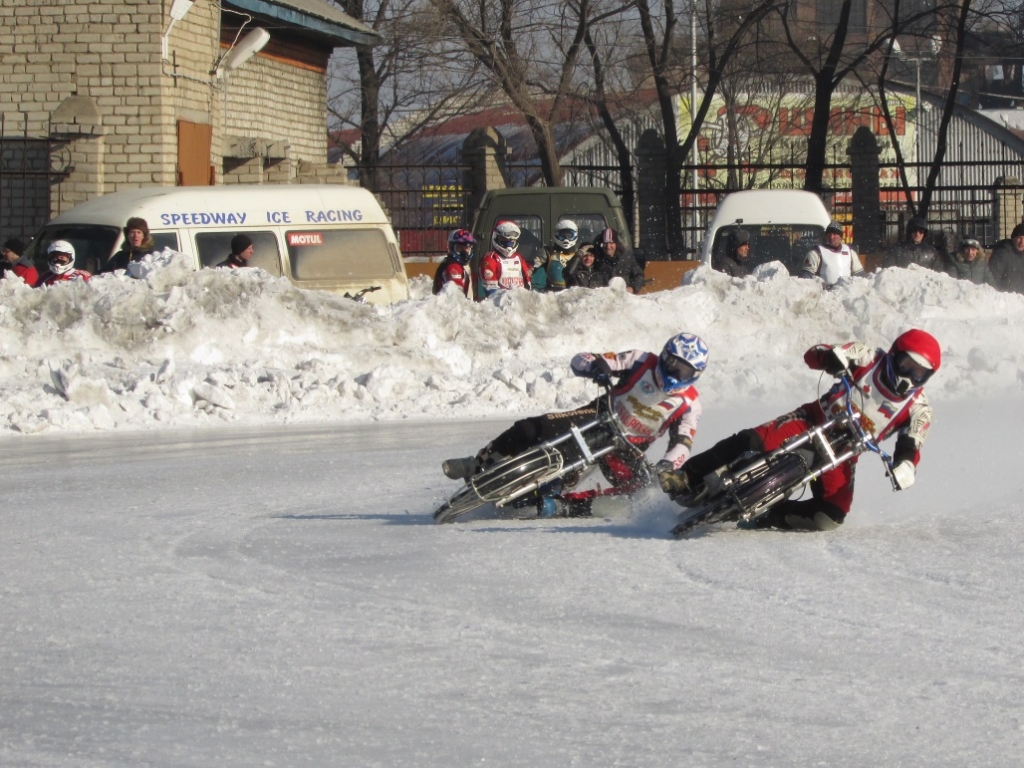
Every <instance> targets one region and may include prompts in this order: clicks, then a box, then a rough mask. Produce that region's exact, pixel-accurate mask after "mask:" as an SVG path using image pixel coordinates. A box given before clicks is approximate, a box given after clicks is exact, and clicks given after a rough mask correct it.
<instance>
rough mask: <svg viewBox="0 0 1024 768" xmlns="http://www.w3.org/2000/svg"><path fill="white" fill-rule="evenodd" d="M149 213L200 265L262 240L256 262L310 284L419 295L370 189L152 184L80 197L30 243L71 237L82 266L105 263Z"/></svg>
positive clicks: (39, 251)
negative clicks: (241, 239) (132, 222)
mask: <svg viewBox="0 0 1024 768" xmlns="http://www.w3.org/2000/svg"><path fill="white" fill-rule="evenodd" d="M133 216H139V217H141V218H143V219H145V220H146V223H147V224H149V229H150V233H151V234H152V235H153V240H154V242H155V244H156V248H157V249H163V248H165V247H168V248H171V249H173V250H175V251H181V252H182V253H184V254H186V255H188V256H190V257H191V258H192V260H193V264H194V266H195V268H196V269H201V268H202V267H212V266H216V265H217V264H219V263H220V262H222V261H223V260H224V259H226V258H227V257H228V254H229V253H230V252H231V245H230V244H231V238H232V237H234V236H235V235H237V234H245V235H247V236H248V237H249V238H250V239H251V240H252V242H253V256H252V258H251V259H250V260H249V264H250V266H253V267H260V268H261V269H265V270H266V271H267V272H269V273H270V274H272V275H276V276H279V277H280V276H282V275H283V276H285V277H287V278H288V279H289V280H291V281H292V282H293V283H294V284H295V285H297V286H299V287H300V288H317V289H322V290H328V291H335V292H339V293H344V292H349V293H353V294H354V293H356V292H358V291H360V290H361V289H364V288H375V287H376V288H379V290H374V291H373V292H370V293H367V294H366V300H367V301H371V302H374V303H380V304H387V303H390V302H394V301H400V300H402V299H407V298H409V280H408V277H407V276H406V273H405V264H404V263H403V261H402V257H401V254H400V253H399V251H398V241H397V239H396V238H395V233H394V230H392V229H391V224H390V223H389V222H388V219H387V216H386V215H385V214H384V211H383V209H382V208H381V206H380V203H378V202H377V199H376V198H375V197H374V196H373V194H372V193H370V192H369V191H367V190H365V189H362V188H360V187H350V186H344V185H334V184H320V185H314V184H309V185H303V184H294V185H278V186H274V185H242V184H239V185H229V186H220V187H152V188H146V189H133V190H128V191H125V192H116V193H114V194H112V195H104V196H102V197H97V198H94V199H92V200H90V201H88V202H86V203H82V204H81V205H77V206H75V207H74V208H72V209H71V210H70V211H68V212H67V213H62V214H60V215H59V216H57V217H55V218H54V219H52V220H51V221H50V222H49V223H48V224H47V225H46V226H45V227H44V228H43V230H42V231H41V232H39V233H38V234H37V235H36V237H35V239H34V240H33V241H32V244H31V246H30V250H29V255H30V257H31V258H35V259H36V260H37V261H44V260H45V253H46V246H47V245H49V244H50V243H51V242H52V241H54V240H68V241H70V242H71V244H72V245H74V246H75V251H76V253H77V260H76V266H78V267H79V268H82V269H87V270H89V271H90V272H94V273H95V272H98V271H100V270H101V269H102V268H103V267H104V265H106V263H107V261H108V260H109V259H110V257H111V256H112V255H113V254H114V253H116V252H117V251H118V250H119V249H120V247H121V244H122V243H123V242H124V234H123V232H122V229H123V227H124V225H125V223H126V222H127V221H128V219H129V218H131V217H133Z"/></svg>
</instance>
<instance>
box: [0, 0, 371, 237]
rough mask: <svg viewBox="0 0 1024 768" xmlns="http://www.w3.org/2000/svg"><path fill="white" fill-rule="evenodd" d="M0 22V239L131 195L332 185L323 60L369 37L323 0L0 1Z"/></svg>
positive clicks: (337, 175) (339, 178)
mask: <svg viewBox="0 0 1024 768" xmlns="http://www.w3.org/2000/svg"><path fill="white" fill-rule="evenodd" d="M176 16H177V17H180V18H175V17H176ZM0 23H2V24H3V27H4V35H3V36H0V119H2V126H3V136H2V138H0V141H2V144H0V151H2V153H3V160H4V163H3V170H2V171H0V216H2V219H0V220H2V221H3V222H4V227H5V234H8V233H9V232H13V233H15V234H19V235H25V234H30V233H31V232H30V231H26V228H29V227H30V220H34V221H31V226H35V225H38V223H39V222H38V218H39V217H40V215H41V213H40V211H39V210H38V209H39V208H40V207H43V206H45V207H47V208H48V210H47V211H46V216H44V220H45V218H46V217H48V216H50V215H55V214H56V213H59V212H61V211H64V210H67V209H68V208H71V207H72V206H74V205H76V204H77V203H80V202H83V201H85V200H87V199H89V198H92V197H94V196H96V195H100V194H105V193H109V192H116V191H119V190H123V189H130V188H137V187H141V186H154V185H205V184H222V183H242V182H256V183H288V182H296V181H325V180H329V181H339V182H344V181H345V179H344V176H343V175H342V174H340V173H339V172H338V171H336V170H335V169H333V168H331V167H329V166H328V165H327V162H326V158H327V114H326V78H327V75H326V73H327V61H328V58H329V57H330V55H331V53H332V51H333V50H334V49H335V48H336V47H344V46H351V45H357V44H372V43H374V42H375V41H376V35H375V33H374V32H373V31H372V30H370V29H369V28H367V27H365V26H364V25H362V24H361V23H359V22H358V21H356V20H354V19H352V18H351V17H349V16H347V15H346V14H344V13H342V12H341V11H339V10H338V9H337V8H335V7H333V6H331V5H329V4H328V3H327V2H326V1H325V0H222V2H219V3H214V2H212V1H211V0H194V2H193V1H190V0H176V1H175V2H172V0H120V1H115V2H105V3H96V2H91V1H90V0H63V2H58V1H57V0H4V2H3V4H2V5H0ZM256 29H264V30H267V31H268V32H269V42H264V44H263V45H262V47H260V46H259V45H255V44H254V43H255V42H256V41H261V42H262V41H263V40H264V39H265V33H262V32H257V33H256V34H255V37H253V38H248V36H249V35H250V34H251V33H252V32H253V30H256ZM247 48H258V49H259V50H258V52H256V53H255V55H253V56H252V57H251V58H248V59H247V60H246V61H245V63H243V64H241V65H239V66H237V68H234V69H228V68H226V67H225V66H224V65H225V62H228V63H229V64H230V63H231V62H232V57H233V58H234V60H235V61H237V59H238V58H239V54H240V53H242V52H244V51H245V50H246V49H247ZM229 54H232V56H229ZM242 58H244V57H242Z"/></svg>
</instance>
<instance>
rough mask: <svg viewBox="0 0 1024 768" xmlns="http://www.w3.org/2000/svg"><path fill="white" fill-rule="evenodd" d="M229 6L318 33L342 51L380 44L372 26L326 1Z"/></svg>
mask: <svg viewBox="0 0 1024 768" xmlns="http://www.w3.org/2000/svg"><path fill="white" fill-rule="evenodd" d="M226 4H227V5H231V6H233V7H235V8H239V9H241V10H243V11H249V12H250V13H254V14H259V15H260V16H264V17H266V18H270V19H274V20H276V21H280V22H283V23H285V24H287V25H289V26H292V27H299V28H301V29H304V30H306V31H309V32H313V33H316V34H317V35H318V36H321V37H324V38H327V39H328V40H329V41H330V42H332V43H334V44H335V45H337V46H338V47H348V46H354V45H374V44H376V43H377V42H379V40H380V37H379V35H378V34H377V33H376V32H374V31H373V30H372V29H370V28H369V27H368V26H366V25H365V24H363V23H362V22H361V21H358V20H357V19H354V18H352V17H351V16H349V15H348V14H347V13H344V12H343V11H341V10H339V9H337V8H335V7H334V6H332V5H329V4H328V3H326V2H325V1H324V0H226Z"/></svg>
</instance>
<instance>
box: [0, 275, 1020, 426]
mask: <svg viewBox="0 0 1024 768" xmlns="http://www.w3.org/2000/svg"><path fill="white" fill-rule="evenodd" d="M141 274H142V277H141V279H131V278H129V277H126V276H123V275H120V276H115V275H103V276H98V277H96V278H93V280H91V281H90V282H89V283H67V284H63V285H58V286H54V287H51V288H48V289H39V290H34V289H30V288H28V287H27V286H25V284H24V283H22V282H21V280H20V279H18V278H14V277H8V278H6V279H4V280H2V281H0V320H2V327H3V329H4V330H3V334H2V337H0V429H3V430H5V431H7V432H11V431H14V432H20V433H39V432H54V431H60V430H66V431H86V430H114V429H148V428H154V427H167V426H175V427H185V426H188V427H193V426H202V425H216V424H223V423H224V422H232V423H237V424H257V423H263V424H269V423H287V422H299V421H301V422H313V421H334V420H361V419H401V418H433V419H436V418H445V417H453V416H454V417H458V418H465V417H475V416H485V415H487V416H493V415H496V414H505V413H507V414H513V413H520V412H531V413H533V412H540V411H543V410H547V409H560V408H569V407H572V406H573V405H575V404H577V403H579V402H582V401H584V400H585V399H587V398H589V397H591V396H592V395H593V393H594V389H593V386H592V385H590V384H588V383H587V382H584V381H582V380H579V379H576V378H574V377H573V376H572V375H571V373H570V372H569V368H568V361H569V358H570V357H571V356H572V355H573V354H575V353H576V352H577V351H580V350H592V351H603V350H622V349H629V348H634V347H638V348H645V349H658V348H660V347H661V345H662V344H663V343H664V341H665V339H666V338H668V337H669V336H670V335H672V334H674V333H677V332H678V331H680V330H684V329H685V330H689V331H694V332H696V333H699V334H701V335H702V336H704V337H705V338H706V339H707V341H708V343H709V344H710V346H711V354H712V361H711V366H710V368H709V369H708V372H707V373H706V374H705V376H704V378H703V379H702V383H701V393H702V395H703V396H704V397H705V398H706V402H707V407H709V408H713V407H721V406H724V405H728V404H729V403H731V402H736V401H749V400H751V399H754V400H771V401H773V402H790V401H795V402H799V401H800V400H801V399H803V398H806V397H807V396H808V393H809V392H811V391H813V390H814V388H815V387H816V385H817V382H818V376H817V375H816V374H814V373H813V372H811V371H809V370H807V369H806V368H805V367H804V366H803V364H802V362H801V355H802V354H803V352H804V350H805V349H806V348H807V347H809V346H810V345H812V344H814V343H817V342H821V341H830V342H831V341H844V340H847V339H851V338H855V337H856V338H862V339H865V340H866V341H868V342H871V343H876V344H879V345H887V344H888V343H889V341H890V340H891V339H892V338H893V337H894V336H895V335H896V334H897V333H899V332H900V331H902V330H904V329H906V328H909V327H913V326H916V327H920V328H924V329H926V330H928V331H930V332H931V333H933V334H934V335H935V336H936V337H937V338H938V339H939V341H940V343H941V344H942V347H943V354H944V363H943V369H942V371H941V373H940V374H938V375H937V376H936V377H935V379H934V381H933V383H932V384H931V385H930V386H929V394H930V396H931V397H932V398H933V399H936V400H941V399H943V398H946V399H949V398H959V397H966V396H973V395H974V394H975V393H977V392H979V391H981V392H983V393H986V394H989V393H993V392H995V391H1003V390H1007V389H1012V390H1018V389H1019V388H1020V381H1021V368H1022V361H1024V334H1020V333H1019V332H1018V331H1017V328H1018V327H1020V325H1021V323H1022V322H1024V296H1019V295H1016V294H1001V293H998V292H996V291H994V290H992V289H990V288H987V287H982V288H979V287H976V286H973V285H970V284H967V283H964V282H962V281H956V280H953V279H951V278H948V277H946V276H945V275H938V274H935V273H932V272H929V271H925V270H921V269H918V268H911V269H909V270H896V269H893V270H886V271H883V272H880V273H877V274H875V275H873V276H870V277H868V278H864V279H856V280H854V281H852V282H851V283H850V284H848V285H845V286H843V287H840V288H838V289H836V290H834V291H824V290H822V288H821V286H820V285H819V284H818V283H816V282H812V281H808V280H800V279H796V278H791V277H789V276H788V275H786V274H785V271H784V270H782V269H780V268H779V267H778V265H765V266H764V267H762V268H761V269H760V270H759V272H758V274H757V275H756V276H753V277H748V278H745V279H738V278H729V277H727V276H725V275H722V274H720V273H716V272H711V271H710V270H707V269H706V268H701V269H698V270H695V271H694V272H691V273H689V274H688V275H687V281H686V284H685V285H683V286H681V287H679V288H677V289H675V290H673V291H665V292H661V293H653V294H649V295H642V296H631V295H628V294H626V293H623V292H620V291H616V290H614V289H601V290H596V291H589V290H578V289H577V290H570V291H567V292H564V293H560V294H545V295H541V294H533V293H529V292H525V291H518V292H512V293H507V294H501V295H499V296H497V297H495V298H494V299H492V300H490V301H487V302H483V303H480V304H473V303H471V302H468V301H466V300H465V299H464V298H463V297H462V296H461V295H460V294H458V293H457V292H454V291H453V292H451V293H445V294H444V295H442V296H437V297H435V296H431V295H430V290H429V283H428V281H427V280H426V279H425V278H418V279H417V280H415V281H414V284H413V298H412V299H410V300H409V301H405V302H401V303H398V304H395V305H392V306H388V307H380V306H373V305H363V304H357V303H355V302H352V301H350V300H347V299H344V298H341V297H339V296H336V295H333V294H329V293H325V292H319V291H304V290H300V289H298V288H295V287H294V286H293V285H292V284H291V283H289V282H288V281H287V280H286V279H284V278H273V277H271V276H269V275H267V274H266V273H264V272H262V271H260V270H255V269H243V270H212V269H211V270H203V271H200V272H194V271H192V270H191V269H190V268H189V267H188V266H187V264H185V263H184V262H183V261H180V260H177V259H175V258H165V259H163V260H161V261H158V262H156V263H154V264H151V265H149V268H148V269H147V270H144V271H143V273H141Z"/></svg>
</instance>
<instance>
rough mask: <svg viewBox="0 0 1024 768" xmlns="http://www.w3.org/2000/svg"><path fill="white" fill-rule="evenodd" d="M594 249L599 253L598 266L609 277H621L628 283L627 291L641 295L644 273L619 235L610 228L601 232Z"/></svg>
mask: <svg viewBox="0 0 1024 768" xmlns="http://www.w3.org/2000/svg"><path fill="white" fill-rule="evenodd" d="M594 247H595V249H596V250H597V252H598V257H597V265H598V269H600V270H602V271H603V272H604V273H605V275H606V276H607V277H608V282H609V283H610V282H611V280H612V278H613V277H621V278H622V279H623V280H625V281H626V290H627V291H629V292H630V293H640V291H641V290H642V289H643V287H644V271H643V270H642V269H640V265H639V264H637V263H636V259H635V258H633V254H632V253H630V252H629V251H627V250H626V248H625V247H624V246H623V244H622V240H620V239H619V236H618V234H617V233H616V232H615V230H614V229H611V228H610V227H609V228H608V229H603V230H601V233H600V234H599V235H598V236H597V237H596V238H595V239H594Z"/></svg>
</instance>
